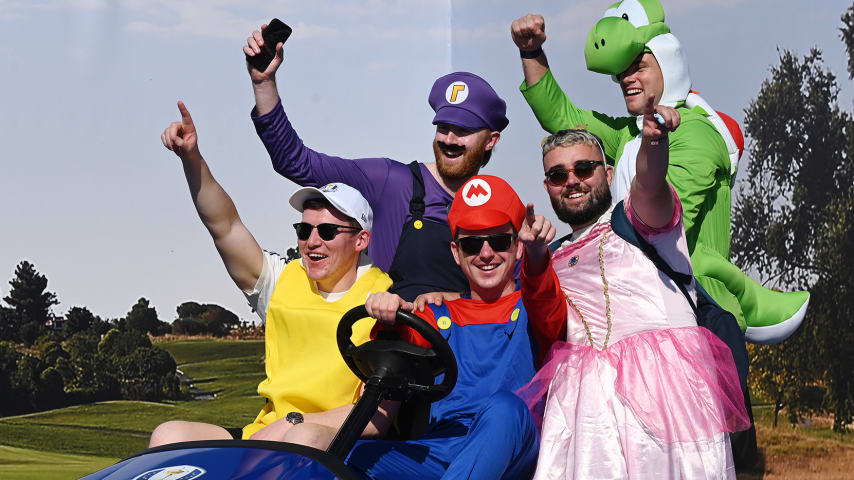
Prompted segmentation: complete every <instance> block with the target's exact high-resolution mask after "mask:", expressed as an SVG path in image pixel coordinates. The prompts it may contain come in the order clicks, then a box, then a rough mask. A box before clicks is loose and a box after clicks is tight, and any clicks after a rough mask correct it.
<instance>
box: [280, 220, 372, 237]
mask: <svg viewBox="0 0 854 480" xmlns="http://www.w3.org/2000/svg"><path fill="white" fill-rule="evenodd" d="M315 228H316V229H317V235H318V236H320V239H321V240H326V241H329V240H332V239H333V238H335V235H338V234H339V233H341V229H342V228H343V229H347V230H351V231H357V232H358V231H361V230H362V229H361V228H359V227H351V226H349V225H336V224H334V223H321V224H320V225H312V224H310V223H306V222H300V223H295V224H294V230H296V232H297V238H298V239H300V240H303V241H305V240H308V237H310V236H311V231H312V230H314V229H315Z"/></svg>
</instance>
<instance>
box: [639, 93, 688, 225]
mask: <svg viewBox="0 0 854 480" xmlns="http://www.w3.org/2000/svg"><path fill="white" fill-rule="evenodd" d="M654 103H655V98H650V99H649V101H648V102H647V105H646V108H645V111H644V118H643V139H642V140H641V147H640V151H639V152H638V156H637V165H636V166H637V173H636V174H635V178H634V179H632V186H631V193H630V195H631V199H632V208H633V209H634V211H635V213H636V214H637V216H638V217H639V218H640V219H641V220H642V221H643V222H644V223H645V224H646V225H648V226H650V227H653V228H660V227H663V226H665V225H667V223H668V222H669V221H670V220H671V219H672V218H673V209H674V208H675V204H674V201H673V193H672V192H671V191H670V185H668V183H667V180H666V179H665V176H666V175H667V164H668V159H669V152H668V147H669V142H668V136H667V134H668V133H669V132H671V131H673V130H676V128H677V127H679V122H680V116H679V112H677V111H676V110H675V109H673V108H670V107H663V106H660V105H658V106H654ZM656 114H657V115H658V116H659V117H660V119H661V121H662V122H663V123H659V122H660V121H659V119H657V118H655V115H656Z"/></svg>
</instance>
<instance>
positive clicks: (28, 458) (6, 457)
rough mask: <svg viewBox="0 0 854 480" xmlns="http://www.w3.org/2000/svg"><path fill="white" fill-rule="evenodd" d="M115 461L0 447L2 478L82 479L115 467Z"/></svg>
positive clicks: (0, 472) (0, 474)
mask: <svg viewBox="0 0 854 480" xmlns="http://www.w3.org/2000/svg"><path fill="white" fill-rule="evenodd" d="M116 461H118V459H116V458H104V457H88V456H83V455H67V454H62V453H53V452H44V451H37V450H29V449H24V448H15V447H6V446H2V445H0V478H9V479H13V478H14V479H15V480H31V479H32V480H64V479H68V478H79V477H82V476H84V475H87V474H89V473H92V471H93V470H99V469H101V468H104V467H108V466H110V465H112V464H113V463H116Z"/></svg>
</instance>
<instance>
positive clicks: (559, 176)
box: [546, 160, 602, 187]
mask: <svg viewBox="0 0 854 480" xmlns="http://www.w3.org/2000/svg"><path fill="white" fill-rule="evenodd" d="M599 165H602V162H600V161H596V160H581V161H580V162H575V165H573V167H572V168H569V169H567V168H563V167H555V168H552V169H551V170H549V171H548V172H546V181H547V182H549V184H550V185H553V186H555V187H562V186H564V185H566V182H567V180H569V172H572V173H573V175H575V177H576V178H577V179H579V180H587V179H588V178H590V177H592V176H593V172H595V171H596V167H598V166H599Z"/></svg>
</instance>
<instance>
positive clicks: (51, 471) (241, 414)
mask: <svg viewBox="0 0 854 480" xmlns="http://www.w3.org/2000/svg"><path fill="white" fill-rule="evenodd" d="M157 346H158V347H160V348H163V349H165V350H167V351H168V352H169V353H170V354H171V355H172V356H173V357H174V358H175V361H176V362H177V363H178V365H179V367H178V368H179V369H180V370H181V371H182V372H183V373H184V375H185V376H186V377H187V378H190V379H192V381H193V385H194V387H195V388H196V389H199V390H203V391H206V392H213V393H215V398H214V399H212V400H188V401H170V402H164V403H154V402H139V401H111V402H101V403H94V404H88V405H76V406H72V407H67V408H61V409H57V410H49V411H45V412H38V413H33V414H27V415H20V416H13V417H4V418H0V479H7V478H8V479H13V478H14V479H36V478H38V479H46V480H48V479H68V478H77V477H79V476H81V475H85V474H87V473H91V472H93V471H95V470H98V469H100V468H103V467H106V466H107V465H110V464H112V463H115V462H116V461H118V460H120V459H122V458H124V457H127V456H128V455H131V454H133V453H135V452H138V451H140V450H143V449H145V448H146V447H147V446H148V436H149V435H150V434H151V431H152V430H153V429H154V427H156V426H157V425H158V424H160V423H162V422H164V421H166V420H176V419H182V420H193V421H201V422H210V423H216V424H221V425H224V426H228V427H242V426H244V425H246V424H247V423H249V422H251V421H252V420H253V419H254V416H255V414H257V413H258V411H259V410H260V409H261V407H262V406H263V405H264V400H263V399H262V398H261V397H259V396H258V395H257V394H256V392H255V389H256V388H257V386H258V383H259V382H260V381H261V380H263V378H264V364H263V357H264V342H263V341H261V340H251V341H225V340H211V339H205V340H182V341H169V342H159V343H157Z"/></svg>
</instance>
